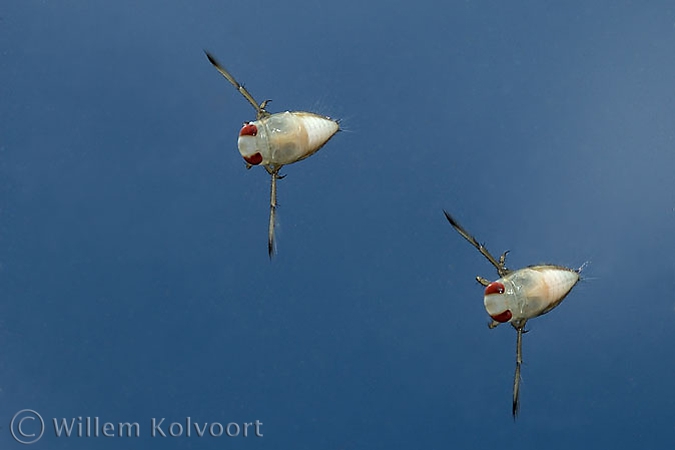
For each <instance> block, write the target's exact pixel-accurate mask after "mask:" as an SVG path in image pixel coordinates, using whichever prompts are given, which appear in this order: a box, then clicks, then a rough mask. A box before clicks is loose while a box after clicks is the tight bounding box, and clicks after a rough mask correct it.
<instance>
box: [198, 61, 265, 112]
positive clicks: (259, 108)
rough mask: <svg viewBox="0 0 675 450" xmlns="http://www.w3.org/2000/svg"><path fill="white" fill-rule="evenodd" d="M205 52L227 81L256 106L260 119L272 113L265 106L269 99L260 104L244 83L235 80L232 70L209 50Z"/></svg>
mask: <svg viewBox="0 0 675 450" xmlns="http://www.w3.org/2000/svg"><path fill="white" fill-rule="evenodd" d="M204 53H206V57H207V58H208V59H209V62H210V63H211V64H213V67H215V68H216V70H217V71H218V72H220V74H221V75H222V76H224V77H225V78H226V79H227V81H229V82H230V83H231V84H232V86H234V87H235V89H237V90H238V91H239V93H240V94H241V95H243V96H244V98H245V99H246V100H248V102H249V103H250V104H251V105H252V106H253V107H254V108H255V110H256V113H257V119H258V120H260V119H261V118H263V117H267V116H269V115H270V113H268V112H267V111H266V110H265V106H266V105H267V103H268V102H269V100H265V101H264V102H262V103H260V104H258V102H256V101H255V99H254V98H253V96H252V95H251V94H250V93H249V92H248V91H247V90H246V88H245V87H244V86H243V85H241V84H240V83H239V82H238V81H237V80H235V78H234V77H233V76H232V74H230V72H228V71H227V70H226V69H225V68H224V67H223V66H221V65H220V64H219V63H218V61H216V59H215V58H214V57H213V56H211V54H210V53H209V52H207V51H206V50H204Z"/></svg>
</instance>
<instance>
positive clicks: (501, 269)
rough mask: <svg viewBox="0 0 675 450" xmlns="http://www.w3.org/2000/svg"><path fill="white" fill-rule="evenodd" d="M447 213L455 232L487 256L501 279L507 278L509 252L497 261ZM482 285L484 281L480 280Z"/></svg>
mask: <svg viewBox="0 0 675 450" xmlns="http://www.w3.org/2000/svg"><path fill="white" fill-rule="evenodd" d="M443 212H444V213H445V218H446V219H448V222H450V225H452V226H453V228H454V229H455V230H457V232H458V233H459V234H461V235H462V236H464V239H466V240H467V241H469V242H470V243H471V245H473V246H474V247H476V249H477V250H478V251H479V252H480V253H481V255H483V256H485V258H487V260H488V261H490V264H492V265H493V266H495V269H497V273H498V274H499V276H500V277H503V276H506V275H507V274H508V273H509V270H508V269H507V268H506V266H505V260H506V254H507V253H508V252H504V253H503V254H502V256H501V257H500V258H499V260H497V259H496V258H495V257H494V256H492V254H491V253H490V252H489V251H488V249H487V248H485V247H484V246H483V244H481V243H479V242H478V241H477V240H476V238H475V237H473V236H471V235H470V234H469V232H468V231H466V230H465V229H464V228H462V226H461V225H460V224H459V222H457V221H456V220H455V219H454V218H453V217H452V216H451V215H450V214H448V212H447V211H443ZM478 282H480V283H481V284H483V283H482V281H481V280H478Z"/></svg>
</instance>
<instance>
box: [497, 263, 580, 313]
mask: <svg viewBox="0 0 675 450" xmlns="http://www.w3.org/2000/svg"><path fill="white" fill-rule="evenodd" d="M578 281H579V273H578V272H577V271H575V270H572V269H568V268H565V267H559V266H551V265H543V266H531V267H525V268H523V269H520V270H516V271H514V272H511V273H509V274H508V275H506V276H505V277H503V278H500V279H498V280H497V281H494V282H492V283H490V284H489V285H488V286H487V287H486V288H485V298H484V304H485V309H486V310H487V312H488V314H489V315H490V317H492V318H493V319H494V320H496V321H497V322H502V323H504V322H516V323H519V322H522V321H524V320H527V319H532V318H533V317H537V316H541V315H542V314H546V313H547V312H549V311H550V310H552V309H553V308H555V307H556V306H558V305H559V304H560V302H562V301H563V299H564V298H565V297H566V296H567V294H569V292H570V291H571V290H572V288H573V287H574V285H576V284H577V282H578Z"/></svg>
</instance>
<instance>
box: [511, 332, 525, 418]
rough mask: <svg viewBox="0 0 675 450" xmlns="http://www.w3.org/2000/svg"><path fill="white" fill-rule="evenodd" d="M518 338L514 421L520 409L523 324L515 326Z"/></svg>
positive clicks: (514, 388) (514, 385)
mask: <svg viewBox="0 0 675 450" xmlns="http://www.w3.org/2000/svg"><path fill="white" fill-rule="evenodd" d="M514 327H515V328H516V332H517V333H518V337H517V338H516V374H515V378H514V379H513V410H512V413H513V420H516V416H518V408H519V407H520V402H519V396H520V365H521V364H522V363H523V329H524V328H525V323H521V324H519V325H518V326H515V325H514Z"/></svg>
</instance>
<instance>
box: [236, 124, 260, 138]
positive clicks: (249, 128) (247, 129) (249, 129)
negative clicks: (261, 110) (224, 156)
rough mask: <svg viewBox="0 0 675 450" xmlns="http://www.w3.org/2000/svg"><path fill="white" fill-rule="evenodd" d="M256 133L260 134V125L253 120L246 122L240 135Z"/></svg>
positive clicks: (253, 134)
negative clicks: (252, 121)
mask: <svg viewBox="0 0 675 450" xmlns="http://www.w3.org/2000/svg"><path fill="white" fill-rule="evenodd" d="M256 134H258V127H256V126H255V125H253V124H252V123H251V122H249V123H247V124H244V126H243V127H242V128H241V131H240V132H239V136H255V135H256Z"/></svg>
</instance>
